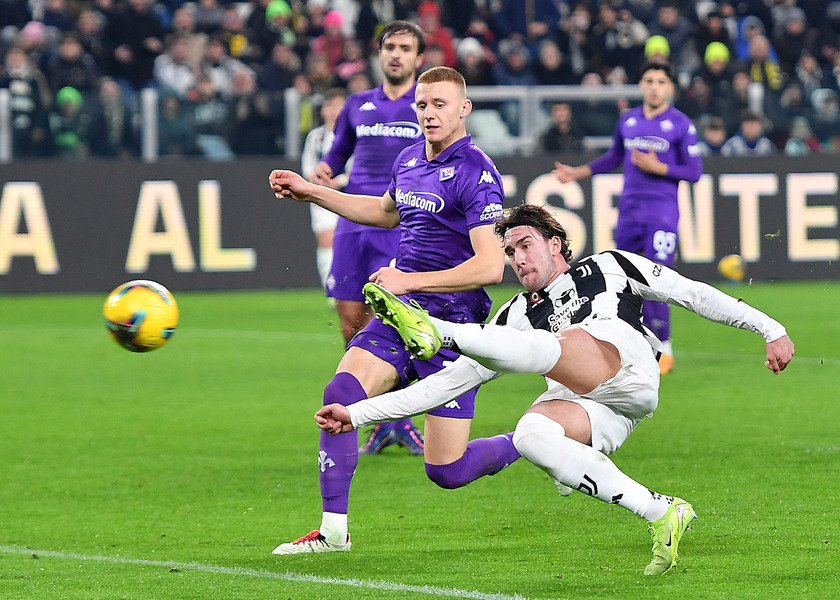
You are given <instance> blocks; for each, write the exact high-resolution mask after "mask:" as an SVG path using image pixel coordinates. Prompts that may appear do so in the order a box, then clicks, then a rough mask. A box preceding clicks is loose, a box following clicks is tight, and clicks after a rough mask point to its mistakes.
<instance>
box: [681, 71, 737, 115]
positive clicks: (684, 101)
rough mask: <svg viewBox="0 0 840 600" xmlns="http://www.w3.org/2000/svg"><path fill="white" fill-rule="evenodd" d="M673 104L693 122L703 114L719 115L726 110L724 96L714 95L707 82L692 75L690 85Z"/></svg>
mask: <svg viewBox="0 0 840 600" xmlns="http://www.w3.org/2000/svg"><path fill="white" fill-rule="evenodd" d="M674 106H675V107H676V108H677V109H679V110H680V111H682V112H684V113H685V114H686V115H688V117H689V118H690V119H691V120H692V121H695V122H696V121H697V119H699V118H700V117H702V116H703V115H717V116H720V115H723V114H726V111H727V102H726V98H725V97H720V96H715V94H714V93H713V92H712V88H711V87H709V83H708V82H707V81H706V80H705V79H703V78H702V77H694V78H693V79H692V80H691V86H690V87H689V88H688V89H687V90H686V91H685V93H683V94H682V95H681V96H680V98H679V99H678V100H677V101H676V102H675V103H674Z"/></svg>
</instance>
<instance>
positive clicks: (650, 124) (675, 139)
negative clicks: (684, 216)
mask: <svg viewBox="0 0 840 600" xmlns="http://www.w3.org/2000/svg"><path fill="white" fill-rule="evenodd" d="M631 150H647V151H649V152H656V155H657V156H658V157H659V160H660V161H662V162H663V163H665V164H667V165H668V174H667V175H666V176H664V177H660V176H658V175H651V174H649V173H645V172H644V171H642V170H641V169H639V168H638V167H636V166H635V165H634V164H633V163H632V162H631V160H630V154H631V152H630V151H631ZM622 162H623V163H624V190H623V191H622V193H621V198H620V199H619V204H618V208H619V213H624V215H625V216H631V215H636V216H637V217H638V218H648V217H650V216H655V215H657V214H659V213H661V212H662V211H663V210H666V211H676V210H677V189H678V187H679V183H680V181H681V180H683V179H684V180H686V181H692V182H695V181H697V180H698V179H700V174H701V173H702V171H703V163H702V160H701V156H700V148H699V147H698V145H697V135H696V131H695V129H694V125H692V123H691V119H689V118H688V117H687V116H686V115H684V114H683V113H681V112H680V111H678V110H677V109H675V108H674V107H672V106H669V107H668V108H667V109H666V110H665V111H664V112H663V113H662V114H660V115H657V116H656V117H654V118H652V119H648V118H646V117H645V115H644V112H643V108H642V107H641V106H637V107H636V108H631V109H630V110H628V111H627V112H625V113H624V114H623V115H621V118H620V119H619V121H618V124H617V125H616V128H615V134H614V135H613V145H612V147H611V148H610V149H609V150H608V151H607V153H606V154H604V155H603V156H601V157H600V158H597V159H595V160H593V161H592V162H591V163H589V167H590V168H591V169H592V174H593V175H597V174H599V173H607V172H609V171H612V170H613V169H615V168H616V167H618V166H619V165H620V164H622Z"/></svg>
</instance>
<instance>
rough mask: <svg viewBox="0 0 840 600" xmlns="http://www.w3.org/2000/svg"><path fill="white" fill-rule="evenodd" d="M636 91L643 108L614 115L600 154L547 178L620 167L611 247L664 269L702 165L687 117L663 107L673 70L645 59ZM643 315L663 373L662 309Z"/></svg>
mask: <svg viewBox="0 0 840 600" xmlns="http://www.w3.org/2000/svg"><path fill="white" fill-rule="evenodd" d="M639 87H641V89H642V95H643V100H642V105H641V106H638V107H636V108H632V109H630V110H628V111H627V112H625V113H624V114H623V115H622V116H621V118H620V119H619V121H618V124H617V125H616V128H615V134H614V135H613V144H612V147H611V148H610V149H609V150H608V151H607V153H606V154H604V155H603V156H601V157H599V158H596V159H595V160H593V161H592V162H590V163H589V164H586V165H582V166H579V167H570V166H568V165H564V164H561V163H556V164H555V169H554V174H555V175H556V176H557V178H558V179H559V180H560V181H562V182H564V183H566V182H569V181H574V180H576V179H581V178H583V177H589V176H590V175H598V174H600V173H608V172H610V171H612V170H613V169H615V168H616V167H618V166H619V165H621V164H623V165H624V189H623V191H622V193H621V197H620V198H619V200H618V225H617V226H616V228H615V245H616V248H618V249H619V250H627V251H630V252H636V253H638V254H641V255H643V256H645V257H646V258H649V259H651V260H653V261H655V262H658V263H661V264H663V265H667V266H669V267H670V266H671V265H673V264H674V252H676V250H677V222H678V221H679V217H680V212H679V206H678V204H677V190H678V189H679V183H680V181H681V180H686V181H690V182H692V183H694V182H696V181H697V180H698V179H700V175H701V173H702V172H703V163H702V159H701V155H700V148H699V146H698V145H697V135H696V132H695V129H694V125H692V123H691V119H689V118H688V117H687V116H686V115H684V114H683V113H681V112H680V111H678V110H677V109H675V108H673V107H672V106H671V104H670V102H671V98H672V97H673V95H674V68H673V67H672V66H671V65H670V64H668V63H664V62H659V61H648V62H646V63H645V64H644V65H642V72H641V81H640V82H639ZM643 316H644V321H645V324H646V325H647V326H648V327H650V328H651V329H652V330H653V332H654V333H655V334H656V336H657V337H658V338H659V339H660V340H661V341H662V342H663V351H662V358H661V359H660V361H659V368H660V370H661V372H662V373H667V372H669V371H670V370H671V368H672V367H673V365H674V354H673V350H672V347H671V317H670V309H669V308H668V304H666V303H664V302H653V301H649V300H645V302H644V308H643Z"/></svg>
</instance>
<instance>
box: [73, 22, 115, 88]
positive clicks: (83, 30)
mask: <svg viewBox="0 0 840 600" xmlns="http://www.w3.org/2000/svg"><path fill="white" fill-rule="evenodd" d="M103 25H104V20H103V19H102V16H101V15H100V13H98V12H96V11H95V10H92V9H90V8H83V9H82V10H81V11H80V12H79V17H78V18H77V19H76V33H77V34H78V36H79V40H80V41H81V42H82V46H84V48H85V52H87V53H88V54H90V55H91V56H92V57H93V60H95V61H96V64H97V66H98V67H99V71H100V72H102V73H107V72H109V71H110V70H111V58H110V56H109V53H108V49H107V48H105V43H104V41H103V39H102V26H103Z"/></svg>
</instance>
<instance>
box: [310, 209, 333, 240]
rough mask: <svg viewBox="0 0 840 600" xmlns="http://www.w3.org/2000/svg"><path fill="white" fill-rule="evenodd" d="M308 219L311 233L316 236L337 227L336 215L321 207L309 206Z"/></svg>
mask: <svg viewBox="0 0 840 600" xmlns="http://www.w3.org/2000/svg"><path fill="white" fill-rule="evenodd" d="M309 219H310V221H311V222H312V232H313V233H315V234H316V235H317V234H319V233H323V232H324V231H332V230H333V229H335V227H336V225H338V215H337V214H335V213H334V212H330V211H328V210H327V209H326V208H323V207H322V206H318V205H317V204H314V203H311V202H310V204H309Z"/></svg>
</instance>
